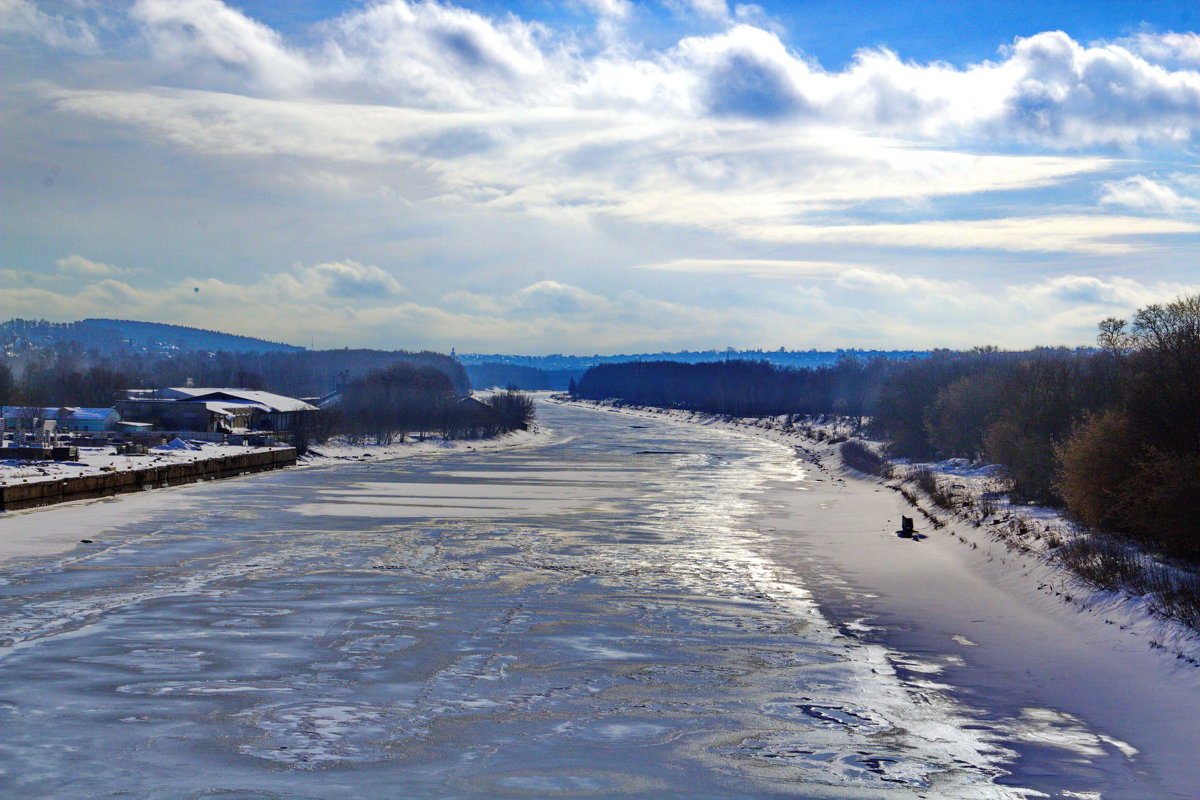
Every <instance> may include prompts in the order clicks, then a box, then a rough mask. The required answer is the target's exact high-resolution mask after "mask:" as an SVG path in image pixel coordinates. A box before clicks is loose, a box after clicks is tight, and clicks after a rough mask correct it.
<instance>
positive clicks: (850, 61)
mask: <svg viewBox="0 0 1200 800" xmlns="http://www.w3.org/2000/svg"><path fill="white" fill-rule="evenodd" d="M1018 5H1021V4H1016V3H1008V2H1005V3H991V4H989V3H984V2H956V3H951V2H925V1H924V0H922V1H920V2H918V1H917V0H890V2H866V1H865V0H846V1H844V2H833V0H811V1H809V2H786V3H784V2H779V3H772V2H761V3H759V4H756V5H751V4H727V3H726V2H724V0H562V1H561V2H550V0H517V1H516V2H510V3H501V2H484V1H483V0H474V1H472V0H461V1H460V2H458V3H457V4H455V3H451V2H419V1H414V2H409V1H408V0H357V1H356V0H340V1H339V0H290V1H285V0H225V2H222V1H221V0H136V2H120V1H119V0H61V1H60V2H53V1H51V0H46V1H45V2H41V1H40V0H0V72H2V74H3V75H4V79H3V81H0V164H2V165H3V167H2V169H3V172H2V178H0V192H2V195H0V236H2V237H3V242H2V247H0V316H3V317H4V318H8V317H13V316H22V317H44V318H48V319H54V320H70V319H79V318H83V317H88V316H108V317H122V318H129V319H144V320H153V321H160V322H175V323H181V324H187V325H196V326H200V327H206V328H216V329H221V330H227V331H231V332H237V333H244V334H250V335H256V336H264V337H267V338H271V339H276V340H286V341H289V342H293V343H297V344H304V345H309V344H315V345H316V346H317V347H342V346H374V347H386V348H425V347H428V348H432V349H439V350H449V349H450V348H451V347H456V348H458V350H459V351H460V352H471V351H475V352H518V353H550V352H565V353H595V352H600V353H613V352H632V351H647V350H660V349H679V348H710V347H717V348H724V347H726V346H733V347H769V348H775V347H780V346H784V347H788V348H802V349H806V348H809V347H817V348H836V347H879V348H910V347H933V346H949V347H965V346H971V345H976V344H997V345H1000V346H1004V347H1023V346H1030V345H1035V344H1069V345H1074V344H1087V343H1091V342H1092V341H1093V340H1094V332H1095V324H1096V322H1097V321H1098V320H1099V319H1101V318H1103V317H1106V316H1111V315H1118V316H1121V315H1126V314H1128V313H1129V312H1130V311H1132V310H1133V309H1134V308H1136V307H1138V306H1141V305H1145V304H1147V303H1151V302H1157V301H1162V300H1169V299H1171V298H1173V297H1175V296H1177V295H1179V294H1182V293H1192V292H1197V291H1200V248H1198V247H1197V244H1198V243H1200V169H1198V168H1197V164H1196V153H1197V145H1198V144H1200V35H1197V33H1195V32H1194V31H1197V30H1200V12H1198V11H1197V10H1196V9H1197V6H1196V4H1195V3H1194V2H1190V1H1187V2H1185V0H1179V1H1178V2H1172V3H1154V2H1119V1H1113V2H1104V3H1079V2H1073V1H1072V2H1068V0H1047V1H1046V2H1041V3H1038V4H1035V5H1036V6H1037V8H1036V10H1022V11H1018V10H1017V6H1018Z"/></svg>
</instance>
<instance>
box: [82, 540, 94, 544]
mask: <svg viewBox="0 0 1200 800" xmlns="http://www.w3.org/2000/svg"><path fill="white" fill-rule="evenodd" d="M79 541H80V542H81V543H83V544H91V543H92V540H91V539H80V540H79Z"/></svg>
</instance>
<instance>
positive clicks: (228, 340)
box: [0, 318, 305, 354]
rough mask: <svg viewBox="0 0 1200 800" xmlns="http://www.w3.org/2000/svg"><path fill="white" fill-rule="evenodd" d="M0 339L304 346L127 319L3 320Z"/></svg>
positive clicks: (124, 348) (159, 346)
mask: <svg viewBox="0 0 1200 800" xmlns="http://www.w3.org/2000/svg"><path fill="white" fill-rule="evenodd" d="M0 341H2V342H4V343H6V344H12V345H17V346H18V347H19V346H21V345H24V346H25V347H33V348H39V347H48V346H52V345H54V344H56V343H58V342H63V341H75V342H78V343H79V344H81V345H82V346H83V347H84V348H85V349H93V348H94V349H96V350H99V351H100V352H102V353H109V354H113V353H120V352H129V351H134V352H141V353H169V352H172V351H176V350H208V351H211V352H218V351H225V352H227V353H267V352H285V353H295V352H300V351H302V350H304V349H305V348H303V347H297V346H295V345H290V344H283V343H281V342H270V341H267V340H266V339H256V338H254V337H252V336H239V335H237V334H233V333H221V332H220V331H209V330H203V329H201V328H189V327H186V326H184V325H168V324H166V323H162V322H137V321H134V320H124V319H104V318H97V319H85V320H81V321H79V322H47V321H46V320H27V319H12V320H9V321H8V322H4V323H0Z"/></svg>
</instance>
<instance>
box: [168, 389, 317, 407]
mask: <svg viewBox="0 0 1200 800" xmlns="http://www.w3.org/2000/svg"><path fill="white" fill-rule="evenodd" d="M168 393H170V394H173V395H175V396H176V397H178V398H180V399H189V400H214V401H219V400H221V399H228V400H230V401H233V402H235V403H236V402H238V401H241V403H243V404H246V405H254V406H257V407H259V408H261V409H262V410H263V411H268V412H283V411H316V410H317V407H316V406H313V405H309V404H308V403H306V402H304V401H303V400H297V399H296V398H294V397H285V396H283V395H281V394H272V393H271V392H260V391H257V390H255V389H220V388H212V387H210V388H206V389H197V388H194V387H191V386H183V387H181V386H173V387H171V388H170V389H166V390H164V392H163V394H168ZM170 394H168V396H170Z"/></svg>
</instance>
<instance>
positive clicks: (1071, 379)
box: [575, 296, 1200, 560]
mask: <svg viewBox="0 0 1200 800" xmlns="http://www.w3.org/2000/svg"><path fill="white" fill-rule="evenodd" d="M1099 344H1100V348H1099V349H1089V350H1067V349H1061V348H1060V349H1037V350H1031V351H1025V352H1001V351H999V350H997V349H996V348H979V349H975V350H972V351H967V352H952V351H947V350H940V351H934V352H933V353H932V354H930V355H929V356H928V357H926V358H917V359H909V360H903V361H900V360H892V359H887V360H885V359H874V360H872V361H867V362H863V361H860V360H857V359H843V360H842V361H840V362H839V363H837V364H836V365H834V366H830V367H822V368H817V369H781V368H778V367H773V366H771V365H770V364H766V363H763V362H737V361H731V362H726V363H718V364H679V363H674V362H644V363H626V364H606V365H602V366H598V367H593V368H592V369H589V370H588V371H587V373H585V374H584V376H583V377H582V378H581V379H580V380H579V382H578V384H577V386H576V389H575V392H576V394H578V395H579V396H581V397H585V398H590V399H603V398H606V397H619V398H622V399H625V400H628V401H630V402H635V403H639V404H646V405H657V406H664V407H670V408H684V409H691V410H701V411H708V412H712V413H717V414H729V415H733V416H766V415H779V414H818V413H837V414H846V415H852V416H860V417H863V418H869V419H870V423H869V430H870V432H871V433H872V434H874V435H876V436H878V437H880V438H883V439H886V440H887V441H888V442H889V451H890V453H892V454H893V455H896V456H901V457H909V458H915V459H935V458H946V457H967V458H972V459H976V458H982V459H985V460H987V461H990V462H993V463H997V464H1001V465H1003V467H1004V469H1005V471H1006V473H1007V476H1008V478H1009V482H1010V489H1011V493H1012V496H1013V497H1014V499H1017V500H1021V501H1032V502H1039V503H1045V504H1049V505H1057V506H1060V507H1062V508H1064V509H1065V510H1066V511H1067V512H1068V514H1070V515H1071V516H1073V517H1074V518H1076V519H1078V520H1080V521H1081V522H1084V523H1086V524H1088V525H1090V526H1092V527H1096V528H1099V529H1105V530H1110V531H1113V532H1118V533H1122V534H1125V535H1129V536H1134V537H1137V538H1139V539H1141V540H1143V541H1145V542H1149V543H1153V544H1155V545H1157V546H1160V547H1161V548H1163V549H1164V550H1166V551H1168V552H1170V553H1172V554H1175V555H1180V556H1184V557H1187V558H1191V559H1196V560H1200V296H1197V297H1188V298H1181V299H1179V300H1177V301H1175V302H1173V303H1169V304H1166V305H1153V306H1149V307H1147V308H1144V309H1141V310H1139V311H1138V312H1137V314H1136V315H1135V316H1134V317H1133V318H1132V320H1130V321H1128V322H1126V321H1122V320H1116V319H1110V320H1105V321H1104V322H1102V323H1101V333H1100V337H1099Z"/></svg>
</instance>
